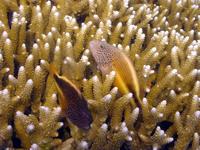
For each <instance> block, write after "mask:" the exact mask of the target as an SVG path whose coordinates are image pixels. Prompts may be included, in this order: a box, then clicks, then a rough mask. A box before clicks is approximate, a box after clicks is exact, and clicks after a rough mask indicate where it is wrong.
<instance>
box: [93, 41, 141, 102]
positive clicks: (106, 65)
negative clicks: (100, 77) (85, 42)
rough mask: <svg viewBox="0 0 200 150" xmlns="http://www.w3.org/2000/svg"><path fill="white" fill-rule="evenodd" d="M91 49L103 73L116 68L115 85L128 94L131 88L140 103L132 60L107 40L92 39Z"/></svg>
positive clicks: (138, 88)
mask: <svg viewBox="0 0 200 150" xmlns="http://www.w3.org/2000/svg"><path fill="white" fill-rule="evenodd" d="M90 51H91V53H92V56H93V57H94V60H95V62H96V63H97V67H98V69H100V70H101V72H102V74H104V75H105V74H108V73H109V72H110V71H112V70H114V71H115V72H116V78H115V82H114V85H115V86H117V87H118V88H119V91H120V92H121V93H122V94H127V93H129V92H130V90H131V91H134V93H135V95H136V97H137V99H138V101H139V103H140V102H141V101H140V87H139V82H138V78H137V75H136V71H135V69H134V66H133V64H132V62H131V60H130V59H129V58H128V57H127V56H126V55H125V54H124V53H123V52H121V51H120V50H119V49H118V48H116V47H114V46H112V45H110V44H108V43H107V42H105V41H98V40H94V41H91V42H90Z"/></svg>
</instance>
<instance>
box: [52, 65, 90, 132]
mask: <svg viewBox="0 0 200 150" xmlns="http://www.w3.org/2000/svg"><path fill="white" fill-rule="evenodd" d="M50 72H51V74H52V76H53V78H54V80H55V82H56V87H57V89H58V93H59V95H60V98H59V103H60V105H61V108H62V111H63V112H64V113H65V114H66V115H67V118H68V119H69V120H70V121H71V122H72V123H73V124H75V125H76V126H77V127H79V128H81V129H85V130H87V129H89V128H90V124H91V123H92V115H91V113H90V111H89V109H88V104H87V101H86V100H85V98H84V97H83V96H82V94H81V92H80V90H79V89H78V88H77V87H76V86H75V85H74V84H73V83H72V82H71V81H70V80H68V79H67V78H66V77H63V76H60V75H58V73H57V72H56V69H55V68H54V67H53V66H51V67H50Z"/></svg>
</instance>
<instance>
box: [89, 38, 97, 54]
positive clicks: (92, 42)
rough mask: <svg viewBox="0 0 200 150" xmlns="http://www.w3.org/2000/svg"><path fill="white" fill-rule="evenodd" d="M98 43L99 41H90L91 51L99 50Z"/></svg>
mask: <svg viewBox="0 0 200 150" xmlns="http://www.w3.org/2000/svg"><path fill="white" fill-rule="evenodd" d="M98 43H99V42H98V41H97V40H92V41H90V43H89V48H90V50H91V51H92V50H93V49H95V48H97V47H96V46H97V45H98Z"/></svg>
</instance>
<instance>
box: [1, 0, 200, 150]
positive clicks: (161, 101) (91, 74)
mask: <svg viewBox="0 0 200 150" xmlns="http://www.w3.org/2000/svg"><path fill="white" fill-rule="evenodd" d="M199 7H200V1H199V0H158V1H153V0H148V1H147V0H134V1H133V0H51V1H45V0H1V1H0V148H1V149H5V148H10V149H12V148H24V149H29V148H30V149H31V150H38V149H92V150H102V149H105V150H112V149H113V150H117V149H120V148H121V149H125V147H126V148H127V149H144V150H148V149H154V150H157V149H164V148H168V149H175V150H184V149H192V150H198V149H200V145H199V142H200V137H199V134H200V105H199V104H200V81H199V80H200V9H199ZM93 39H97V40H106V41H107V42H108V43H110V44H114V45H115V46H117V47H118V48H119V49H120V50H121V51H123V52H124V53H125V54H126V55H127V56H128V57H129V58H130V59H131V61H132V62H133V64H134V66H135V69H136V71H137V75H138V78H139V81H140V82H139V84H140V87H141V98H142V103H143V105H142V109H141V108H139V107H138V106H137V104H132V105H131V104H130V100H131V99H134V95H133V94H132V93H129V94H127V95H121V94H120V92H119V91H118V88H117V87H114V86H113V81H114V78H115V72H113V71H112V72H111V73H110V74H108V75H106V76H105V77H104V76H102V75H101V73H100V72H99V70H98V69H97V67H96V64H95V62H94V60H93V58H92V56H91V53H90V51H89V50H88V44H89V42H90V41H91V40H93ZM50 63H53V64H54V65H55V66H56V68H57V69H58V71H59V73H60V74H61V75H63V76H66V77H67V78H69V79H70V80H71V81H72V82H73V83H74V84H75V85H77V87H78V88H80V90H81V91H82V94H83V95H84V96H85V98H86V99H87V101H88V103H89V109H90V111H91V112H92V115H93V119H94V121H93V123H92V125H91V129H90V130H89V131H82V130H80V129H78V128H77V127H76V126H74V125H73V124H71V123H70V122H68V121H67V120H66V118H63V117H62V115H61V108H60V106H59V104H58V98H59V95H58V94H57V89H56V87H55V83H54V81H53V79H52V77H51V76H50V75H49V64H50Z"/></svg>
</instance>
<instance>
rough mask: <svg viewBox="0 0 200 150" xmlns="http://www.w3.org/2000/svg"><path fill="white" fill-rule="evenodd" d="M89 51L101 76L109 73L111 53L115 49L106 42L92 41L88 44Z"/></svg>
mask: <svg viewBox="0 0 200 150" xmlns="http://www.w3.org/2000/svg"><path fill="white" fill-rule="evenodd" d="M89 49H90V51H91V53H92V56H93V58H94V60H95V62H96V64H97V68H98V69H100V70H101V72H102V73H103V74H107V73H109V71H111V68H112V59H113V54H114V53H113V52H114V51H115V49H116V48H115V47H114V46H112V45H110V44H108V43H107V42H106V41H98V40H93V41H91V42H90V44H89Z"/></svg>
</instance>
